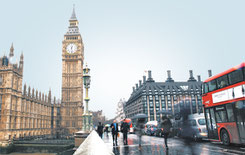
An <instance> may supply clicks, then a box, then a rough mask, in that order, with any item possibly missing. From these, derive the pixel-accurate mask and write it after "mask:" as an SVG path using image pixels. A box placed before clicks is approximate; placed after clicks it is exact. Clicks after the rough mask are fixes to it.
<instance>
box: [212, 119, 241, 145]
mask: <svg viewBox="0 0 245 155" xmlns="http://www.w3.org/2000/svg"><path fill="white" fill-rule="evenodd" d="M217 126H218V133H219V140H220V141H221V139H220V137H221V129H223V128H224V129H226V131H227V132H228V134H229V136H230V142H231V143H237V144H239V143H240V139H239V135H238V129H237V125H236V122H228V123H217Z"/></svg>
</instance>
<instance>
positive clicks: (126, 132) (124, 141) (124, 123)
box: [121, 119, 129, 145]
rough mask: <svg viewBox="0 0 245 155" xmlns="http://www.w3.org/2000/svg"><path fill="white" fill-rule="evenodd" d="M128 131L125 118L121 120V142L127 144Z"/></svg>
mask: <svg viewBox="0 0 245 155" xmlns="http://www.w3.org/2000/svg"><path fill="white" fill-rule="evenodd" d="M128 131H129V125H128V123H127V122H126V119H124V120H123V123H122V124H121V132H122V133H123V144H124V145H128Z"/></svg>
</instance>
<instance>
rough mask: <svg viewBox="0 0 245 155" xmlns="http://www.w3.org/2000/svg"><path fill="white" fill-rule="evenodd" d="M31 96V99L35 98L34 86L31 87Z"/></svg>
mask: <svg viewBox="0 0 245 155" xmlns="http://www.w3.org/2000/svg"><path fill="white" fill-rule="evenodd" d="M31 97H32V98H33V99H35V90H34V88H32V93H31Z"/></svg>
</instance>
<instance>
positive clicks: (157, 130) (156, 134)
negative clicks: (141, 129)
mask: <svg viewBox="0 0 245 155" xmlns="http://www.w3.org/2000/svg"><path fill="white" fill-rule="evenodd" d="M162 132H163V128H161V127H160V124H158V126H157V127H156V131H155V133H154V135H155V136H157V137H162V136H163V133H162Z"/></svg>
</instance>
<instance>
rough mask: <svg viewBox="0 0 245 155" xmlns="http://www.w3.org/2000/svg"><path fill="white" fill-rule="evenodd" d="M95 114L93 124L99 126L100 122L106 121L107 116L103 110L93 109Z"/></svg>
mask: <svg viewBox="0 0 245 155" xmlns="http://www.w3.org/2000/svg"><path fill="white" fill-rule="evenodd" d="M91 112H92V114H93V117H92V118H93V124H94V125H95V126H97V125H98V124H99V122H101V123H103V124H104V123H105V116H104V115H103V113H102V110H98V111H91Z"/></svg>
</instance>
